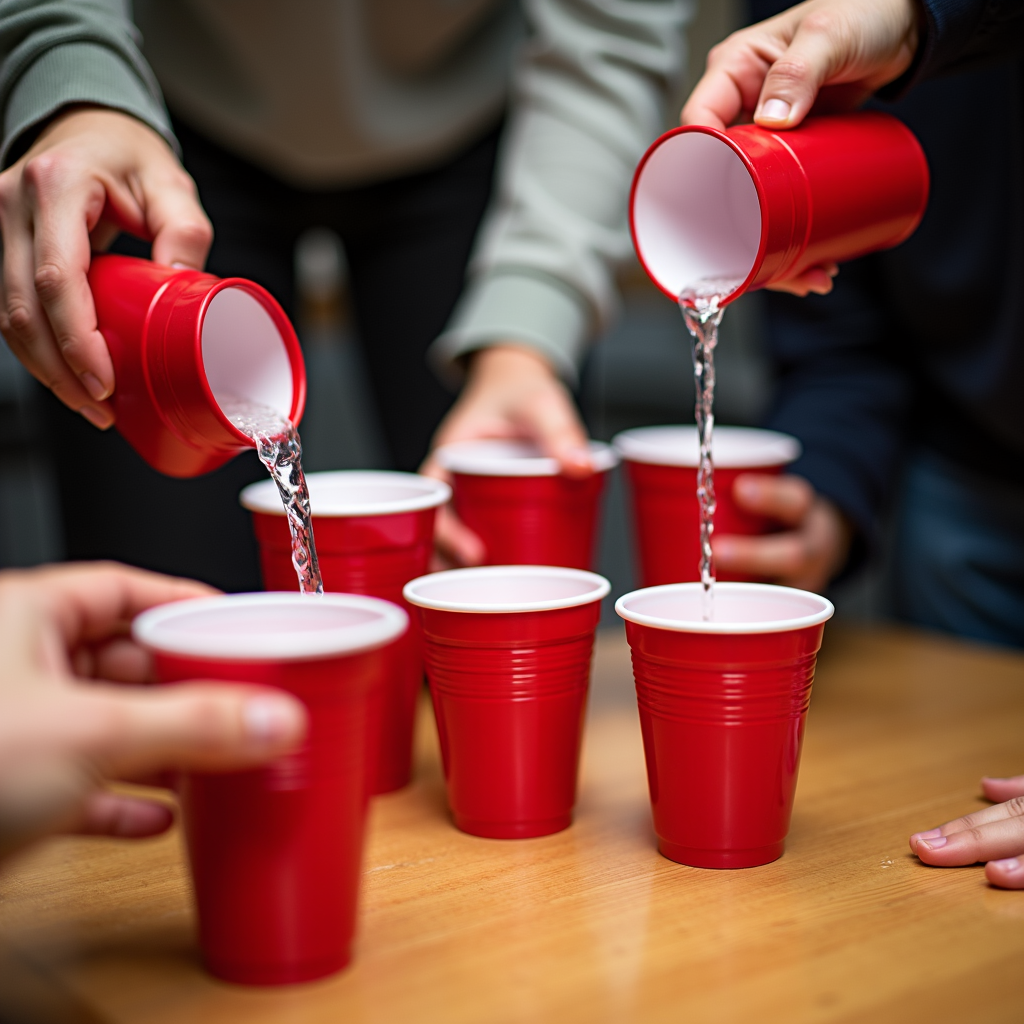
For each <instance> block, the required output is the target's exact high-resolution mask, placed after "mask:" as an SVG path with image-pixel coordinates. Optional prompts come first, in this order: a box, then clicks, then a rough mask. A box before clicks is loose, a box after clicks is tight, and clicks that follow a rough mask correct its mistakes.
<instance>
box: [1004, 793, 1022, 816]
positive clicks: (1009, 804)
mask: <svg viewBox="0 0 1024 1024" xmlns="http://www.w3.org/2000/svg"><path fill="white" fill-rule="evenodd" d="M1006 809H1007V810H1008V811H1009V812H1010V813H1011V814H1012V815H1015V816H1016V815H1020V816H1021V817H1024V794H1021V795H1020V796H1014V797H1011V798H1010V799H1009V800H1007V801H1006Z"/></svg>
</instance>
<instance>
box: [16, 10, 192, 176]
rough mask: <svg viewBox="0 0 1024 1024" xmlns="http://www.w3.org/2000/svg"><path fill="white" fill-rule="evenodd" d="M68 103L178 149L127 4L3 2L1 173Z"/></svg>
mask: <svg viewBox="0 0 1024 1024" xmlns="http://www.w3.org/2000/svg"><path fill="white" fill-rule="evenodd" d="M73 103H96V104H99V105H101V106H105V107H112V108H113V109H115V110H123V111H124V112H125V113H128V114H131V115H133V116H134V117H137V118H139V120H140V121H143V122H145V123H146V124H148V125H149V126H150V127H152V128H154V129H155V130H156V131H158V132H160V134H161V135H163V136H164V138H165V139H167V141H168V142H169V143H170V144H171V145H172V146H174V147H175V148H177V142H176V141H175V139H174V135H173V133H172V132H171V127H170V120H169V118H168V116H167V110H166V108H165V107H164V103H163V98H162V96H161V94H160V87H159V86H158V85H157V82H156V78H155V77H154V76H153V72H152V71H151V70H150V68H149V65H148V64H147V63H146V61H145V59H144V58H143V56H142V53H141V52H140V50H139V39H138V32H137V30H136V29H135V26H134V25H133V24H132V21H131V18H130V16H129V13H128V4H127V3H126V2H125V0H52V2H38V0H35V2H34V0H0V111H2V114H3V139H2V142H0V166H7V165H8V164H9V163H10V162H11V159H12V157H15V156H17V155H19V152H20V150H21V149H22V148H23V143H24V138H25V136H26V133H32V132H34V131H35V130H37V129H38V128H39V127H40V126H41V125H43V124H45V123H46V121H48V120H49V119H50V118H51V117H52V116H53V115H54V114H55V113H56V112H57V111H59V110H60V109H61V108H62V107H66V106H68V105H69V104H73Z"/></svg>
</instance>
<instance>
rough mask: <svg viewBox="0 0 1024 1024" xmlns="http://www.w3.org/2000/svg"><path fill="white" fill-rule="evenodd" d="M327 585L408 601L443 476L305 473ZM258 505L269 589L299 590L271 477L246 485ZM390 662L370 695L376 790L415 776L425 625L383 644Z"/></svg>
mask: <svg viewBox="0 0 1024 1024" xmlns="http://www.w3.org/2000/svg"><path fill="white" fill-rule="evenodd" d="M306 482H307V484H308V486H309V500H310V506H311V508H312V512H313V529H314V531H315V532H316V547H317V555H318V557H319V561H320V574H321V576H322V577H323V582H324V589H325V590H326V591H329V592H332V591H333V592H336V593H339V592H340V593H349V594H368V595H370V596H371V597H381V598H384V600H386V601H393V602H394V603H395V604H397V605H404V604H405V599H404V598H403V597H402V587H404V586H405V584H406V583H408V582H409V580H411V579H414V578H415V577H417V576H422V575H423V574H424V573H425V572H427V570H428V568H429V565H430V555H431V552H432V551H433V542H434V516H435V514H436V511H437V508H438V506H439V505H443V504H444V503H445V502H446V501H448V499H449V498H450V497H451V488H450V487H449V486H448V485H447V484H445V483H442V482H441V481H439V480H432V479H430V478H429V477H425V476H417V475H416V474H414V473H390V472H370V471H359V470H351V471H349V470H346V471H340V472H333V473H310V474H309V475H308V476H307V477H306ZM240 500H241V502H242V504H243V505H244V506H245V507H246V508H247V509H249V510H250V511H251V512H252V517H253V527H254V528H255V531H256V539H257V541H258V542H259V547H260V564H261V567H262V569H263V584H264V586H265V587H266V588H267V590H294V589H295V569H294V568H293V566H292V560H291V558H292V556H291V534H290V533H289V530H288V522H287V519H286V518H285V514H284V509H283V508H282V506H281V499H280V497H279V495H278V493H277V488H276V486H275V485H274V482H273V481H272V480H265V481H263V482H261V483H258V484H252V485H250V486H249V487H246V488H245V490H243V491H242V494H241V496H240ZM387 659H388V662H389V664H388V667H387V670H386V672H385V679H384V682H383V684H382V686H381V687H380V688H379V689H378V690H377V692H376V694H375V696H374V698H373V702H372V719H373V723H374V724H373V725H372V732H373V733H374V735H375V737H376V742H375V744H374V748H373V750H372V752H371V762H372V764H371V770H370V792H371V793H390V792H391V791H392V790H395V789H400V788H401V787H402V786H404V785H406V784H407V783H408V782H409V776H410V771H411V764H412V743H413V731H414V725H415V718H416V699H417V697H418V695H419V692H420V687H421V685H422V683H423V653H422V638H421V635H420V629H419V623H418V622H416V621H413V623H412V625H411V628H410V629H409V631H408V632H407V633H406V634H405V636H403V637H402V638H401V639H399V640H398V641H396V642H395V643H394V644H393V645H392V647H390V648H389V650H388V652H387Z"/></svg>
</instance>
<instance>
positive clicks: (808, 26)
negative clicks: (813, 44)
mask: <svg viewBox="0 0 1024 1024" xmlns="http://www.w3.org/2000/svg"><path fill="white" fill-rule="evenodd" d="M839 28H840V23H839V19H838V18H837V17H836V15H835V13H834V12H833V11H830V10H828V9H827V8H826V9H822V8H818V9H816V10H811V11H808V13H807V14H806V15H804V17H803V18H802V19H801V21H800V29H801V31H805V32H813V33H815V34H816V35H825V36H830V35H833V34H834V33H836V32H837V31H838V30H839Z"/></svg>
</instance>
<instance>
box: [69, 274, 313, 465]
mask: <svg viewBox="0 0 1024 1024" xmlns="http://www.w3.org/2000/svg"><path fill="white" fill-rule="evenodd" d="M89 286H90V288H91V289H92V294H93V301H94V303H95V306H96V319H97V324H98V326H99V330H100V333H101V334H102V335H103V337H104V339H105V340H106V342H107V347H108V349H109V350H110V358H111V360H112V362H113V364H114V379H115V387H114V393H113V395H112V396H111V399H110V401H111V404H112V405H113V408H114V415H115V416H116V425H117V429H118V431H119V432H120V433H121V434H122V435H123V436H124V438H125V440H126V441H128V443H129V444H130V445H131V446H132V447H133V448H134V449H135V450H136V451H137V452H138V453H139V455H141V456H142V458H143V459H145V460H146V462H148V463H149V464H150V465H151V466H152V467H153V468H154V469H156V470H158V471H159V472H161V473H164V474H166V475H167V476H173V477H192V476H199V475H200V474H202V473H208V472H210V471H211V470H214V469H217V468H218V467H219V466H222V465H224V463H226V462H227V461H228V460H229V459H231V458H233V457H234V456H235V455H237V454H238V453H239V452H242V451H245V450H246V449H247V448H251V447H253V444H252V441H251V440H250V439H249V438H247V437H246V436H245V435H244V434H242V433H241V432H240V431H238V430H236V429H235V427H233V426H232V425H231V423H230V422H229V421H228V419H227V418H226V417H225V416H224V414H223V413H222V412H221V410H220V406H219V405H218V403H217V400H216V399H215V398H214V396H213V391H212V390H211V389H210V385H209V382H208V380H207V378H206V371H205V369H204V364H203V350H202V339H203V319H204V317H205V315H206V310H207V309H208V307H209V305H210V302H211V300H212V299H213V297H214V296H215V295H216V294H217V293H218V292H220V291H222V290H223V289H225V288H238V289H242V290H244V291H246V292H248V293H249V294H250V295H251V296H252V297H253V298H255V299H256V300H257V301H258V302H259V303H260V304H261V305H262V306H263V308H264V309H265V310H266V311H267V313H268V314H269V316H270V317H271V319H272V320H273V322H274V325H275V326H276V328H277V330H278V333H279V334H280V336H281V339H282V341H283V343H284V346H285V348H286V350H287V354H288V361H289V364H290V366H291V373H292V407H291V410H290V413H289V417H290V419H291V421H292V422H293V423H298V422H299V420H300V419H301V418H302V411H303V408H304V406H305V402H306V370H305V364H304V362H303V359H302V351H301V349H300V348H299V342H298V338H296V336H295V331H294V329H293V328H292V325H291V324H290V323H289V321H288V318H287V317H286V316H285V314H284V311H283V310H282V309H281V307H280V306H279V305H278V304H277V302H276V301H275V300H274V298H273V297H272V296H271V295H270V293H269V292H267V291H266V290H265V289H263V288H261V287H260V286H259V285H258V284H254V283H253V282H252V281H245V280H242V279H241V278H223V279H221V278H217V277H214V276H213V275H212V274H204V273H201V272H200V271H197V270H180V269H175V268H172V267H164V266H161V265H159V264H156V263H152V262H150V261H149V260H140V259H135V258H133V257H130V256H96V257H94V258H93V261H92V266H91V267H90V269H89Z"/></svg>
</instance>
